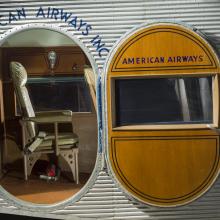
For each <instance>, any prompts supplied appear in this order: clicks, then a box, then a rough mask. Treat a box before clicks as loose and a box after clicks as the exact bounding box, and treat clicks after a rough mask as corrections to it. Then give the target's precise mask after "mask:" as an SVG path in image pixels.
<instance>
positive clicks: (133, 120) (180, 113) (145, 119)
mask: <svg viewBox="0 0 220 220" xmlns="http://www.w3.org/2000/svg"><path fill="white" fill-rule="evenodd" d="M115 106H116V126H123V125H133V124H139V125H140V124H171V123H175V124H177V123H210V122H212V108H213V107H212V77H184V78H138V79H137V78H135V79H116V80H115Z"/></svg>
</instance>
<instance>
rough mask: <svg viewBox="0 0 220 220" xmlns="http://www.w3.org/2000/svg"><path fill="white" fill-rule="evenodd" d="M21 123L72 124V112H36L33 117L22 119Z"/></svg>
mask: <svg viewBox="0 0 220 220" xmlns="http://www.w3.org/2000/svg"><path fill="white" fill-rule="evenodd" d="M22 121H32V122H36V123H38V124H40V123H41V124H43V123H56V122H57V123H66V122H72V111H69V110H60V111H45V112H36V116H35V117H27V118H23V119H22Z"/></svg>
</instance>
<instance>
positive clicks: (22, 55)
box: [2, 46, 87, 79]
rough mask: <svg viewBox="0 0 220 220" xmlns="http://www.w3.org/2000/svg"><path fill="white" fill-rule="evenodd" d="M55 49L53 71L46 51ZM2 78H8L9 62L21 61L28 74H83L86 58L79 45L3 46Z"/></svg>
mask: <svg viewBox="0 0 220 220" xmlns="http://www.w3.org/2000/svg"><path fill="white" fill-rule="evenodd" d="M49 51H55V52H56V55H57V58H56V63H55V66H54V69H53V71H52V70H51V69H50V63H49V60H48V52H49ZM2 59H3V63H4V65H3V73H4V74H3V78H4V79H9V78H10V70H9V63H10V62H11V61H17V62H20V63H22V65H23V66H24V67H25V68H26V70H27V73H28V74H29V75H34V76H42V75H45V76H46V75H50V74H58V75H69V74H71V75H77V74H83V67H84V65H85V64H86V63H87V59H86V57H85V55H84V53H83V51H82V50H81V49H80V48H79V47H75V46H73V47H17V48H3V49H2Z"/></svg>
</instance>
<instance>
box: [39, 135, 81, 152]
mask: <svg viewBox="0 0 220 220" xmlns="http://www.w3.org/2000/svg"><path fill="white" fill-rule="evenodd" d="M78 141H79V139H78V136H77V135H75V134H73V133H61V134H59V135H58V145H59V148H60V149H62V148H63V147H64V146H65V145H67V146H68V145H70V146H71V145H76V144H77V143H78ZM54 145H55V136H54V134H49V133H48V134H47V136H46V137H45V138H44V140H43V142H42V143H41V144H40V145H39V148H42V147H52V146H54Z"/></svg>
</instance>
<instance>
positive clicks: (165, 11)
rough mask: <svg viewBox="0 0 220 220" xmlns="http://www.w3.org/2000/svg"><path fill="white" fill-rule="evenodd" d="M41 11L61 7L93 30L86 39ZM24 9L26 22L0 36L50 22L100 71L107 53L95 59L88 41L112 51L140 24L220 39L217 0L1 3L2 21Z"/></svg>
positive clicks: (0, 29)
mask: <svg viewBox="0 0 220 220" xmlns="http://www.w3.org/2000/svg"><path fill="white" fill-rule="evenodd" d="M39 6H42V7H43V8H47V7H55V8H62V9H64V10H65V11H67V12H72V13H73V14H74V15H76V16H78V17H79V18H82V19H83V20H85V21H86V22H88V23H89V24H90V25H91V26H92V27H93V30H92V32H91V34H90V35H89V36H87V37H82V36H80V34H79V32H77V31H74V30H73V28H71V27H69V26H68V25H67V24H65V23H64V22H60V21H59V20H57V21H56V20H54V19H51V20H49V19H44V20H43V19H39V18H36V10H37V9H38V7H39ZM21 7H24V8H25V10H26V11H27V12H28V13H27V18H26V19H25V20H22V19H21V20H19V21H15V22H12V24H11V25H7V26H0V34H3V33H4V32H5V31H6V30H9V29H10V28H13V27H15V26H17V25H22V24H26V23H27V21H28V23H39V22H40V23H53V24H57V25H59V26H62V27H64V28H67V29H68V30H69V31H71V32H72V33H73V34H75V35H76V36H78V37H79V38H80V40H81V41H82V42H83V43H84V44H85V45H86V46H87V47H88V48H89V50H90V52H91V53H92V54H93V56H94V58H95V60H96V62H97V64H98V65H99V68H100V69H102V67H103V64H104V62H105V58H106V56H107V53H105V54H104V55H103V57H102V58H100V57H99V56H98V53H97V52H96V51H95V48H94V47H93V46H92V44H91V42H90V40H91V38H92V37H94V36H96V35H97V34H99V35H100V36H102V39H103V43H105V44H106V46H107V47H108V48H109V49H111V48H112V46H113V45H114V44H115V42H116V41H117V40H118V39H119V38H120V37H121V36H122V35H123V34H125V33H126V32H127V31H128V30H130V29H131V28H133V27H135V26H136V25H138V24H141V23H143V22H148V23H150V22H153V21H165V20H169V21H176V22H184V23H186V24H188V25H191V26H195V27H196V28H198V29H199V30H200V31H202V32H204V33H205V34H207V35H208V36H209V37H210V38H211V39H212V40H213V41H215V42H216V43H218V47H220V46H219V37H220V16H219V14H220V1H218V0H216V1H211V0H210V1H205V0H179V1H175V0H172V1H162V0H161V1H158V0H157V1H153V0H148V1H146V0H120V1H118V0H113V1H107V0H105V1H102V0H86V1H85V0H77V1H72V0H66V1H52V2H51V1H35V0H34V1H33V0H32V1H31V0H22V1H21V0H18V1H7V2H5V1H2V0H1V1H0V12H1V14H0V15H1V16H3V17H2V19H4V18H6V17H7V16H8V12H9V11H12V12H13V11H15V9H20V8H21Z"/></svg>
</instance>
